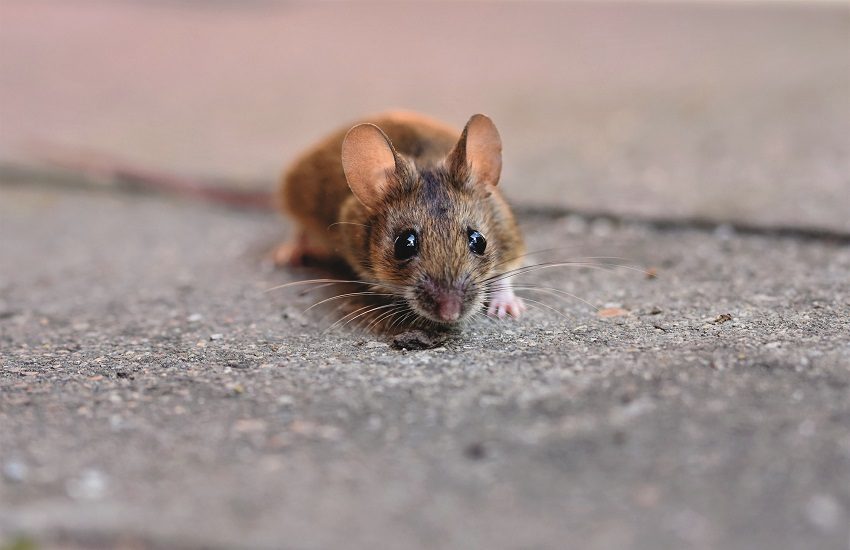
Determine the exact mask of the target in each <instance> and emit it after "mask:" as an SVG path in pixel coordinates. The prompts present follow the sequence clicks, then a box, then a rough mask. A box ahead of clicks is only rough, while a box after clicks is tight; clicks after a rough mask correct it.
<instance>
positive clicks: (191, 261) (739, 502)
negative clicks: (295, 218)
mask: <svg viewBox="0 0 850 550" xmlns="http://www.w3.org/2000/svg"><path fill="white" fill-rule="evenodd" d="M203 6H204V7H201V4H196V3H179V2H157V3H147V2H135V1H127V2H113V3H107V2H89V1H81V0H70V1H65V2H58V1H55V0H43V1H39V2H24V1H23V0H6V1H4V2H3V3H2V4H0V27H2V28H1V29H0V30H2V32H0V548H3V550H6V548H5V546H4V545H11V547H12V548H19V549H20V548H32V547H33V546H35V547H39V548H42V547H43V548H62V549H66V548H73V549H78V548H116V547H117V548H132V549H138V548H169V549H170V548H187V549H195V548H296V549H313V548H516V549H520V548H522V549H526V548H564V547H567V548H589V549H608V548H646V549H657V548H676V549H679V548H705V549H709V548H711V549H714V548H730V549H739V548H740V549H743V548H747V549H749V548H789V549H790V548H827V549H833V548H834V549H844V550H846V549H848V548H850V528H848V525H850V225H848V220H850V216H848V212H850V206H848V202H847V197H848V196H850V182H849V181H848V174H850V167H848V164H847V162H848V159H850V141H848V136H850V132H848V131H846V130H847V128H848V126H850V104H848V100H847V98H848V97H850V93H848V92H850V75H849V74H848V59H847V55H846V52H847V49H848V40H850V32H848V29H849V28H850V27H849V25H850V15H848V12H850V10H848V9H847V7H846V6H845V5H831V6H827V5H818V4H811V3H808V4H804V5H795V4H770V3H768V4H743V5H742V4H737V3H728V4H722V5H710V6H709V5H703V4H696V5H692V4H689V5H687V6H682V5H678V6H677V5H666V4H661V3H653V4H641V5H628V6H626V5H611V4H556V3H552V4H548V3H547V4H532V5H530V6H529V5H527V4H523V5H522V6H520V5H519V4H517V5H514V4H495V5H490V4H477V3H476V4H443V3H435V4H427V5H424V6H423V5H415V6H399V5H395V4H389V3H387V4H380V5H379V4H368V5H362V4H357V5H348V4H346V5H325V4H322V5H317V6H313V5H311V4H304V3H283V2H251V3H231V2H216V3H205V4H203ZM448 7H450V9H447V8H448ZM447 13H448V14H450V15H451V17H447ZM387 44H391V45H393V47H387ZM399 105H400V106H407V107H412V108H418V109H422V110H425V111H428V112H431V113H434V114H436V115H439V116H443V117H445V118H448V119H450V120H455V121H457V122H458V123H460V122H462V121H463V119H464V117H466V116H468V114H469V113H471V112H474V111H479V110H480V111H486V112H489V113H490V114H491V115H493V116H494V118H495V119H496V120H497V121H498V122H499V123H500V127H501V128H502V133H503V136H504V141H505V144H506V165H505V166H506V173H505V177H504V179H503V182H504V186H505V188H506V191H507V194H508V195H509V196H511V197H513V198H514V199H515V202H517V204H518V212H519V214H520V221H521V224H522V226H523V228H524V230H525V232H526V234H527V238H528V242H529V248H530V249H531V250H547V249H553V250H549V251H548V252H546V253H542V254H540V255H539V256H537V257H536V258H537V259H539V260H540V261H544V260H564V259H570V258H582V257H587V256H614V257H618V258H622V259H621V260H616V261H614V262H615V263H623V264H628V266H631V267H633V268H634V269H631V268H629V267H620V268H615V269H598V268H578V267H574V268H562V269H553V270H546V271H537V272H534V273H530V274H528V275H527V276H525V277H524V278H523V279H522V281H524V282H525V285H524V286H529V287H536V288H530V289H526V290H523V291H522V292H523V294H524V295H525V296H526V297H527V298H528V299H529V300H530V301H529V304H530V305H531V306H532V307H531V310H530V311H529V313H528V315H527V316H526V317H525V318H523V319H522V320H520V321H518V322H507V323H494V322H486V321H480V322H477V323H472V324H470V325H469V326H467V327H466V328H465V329H464V331H463V332H462V333H461V334H459V335H455V336H454V337H452V338H451V339H450V340H448V341H447V342H446V343H445V344H444V345H443V346H441V347H439V348H437V349H432V350H426V351H402V350H396V349H393V348H392V347H390V346H389V345H388V339H387V338H385V337H383V336H381V335H376V334H373V333H370V332H368V331H365V330H362V329H363V328H364V327H362V326H361V327H359V328H358V327H357V326H352V325H356V324H357V323H352V324H350V325H348V326H345V327H342V328H339V327H333V326H332V325H333V323H334V321H335V319H337V318H338V315H339V314H338V312H335V311H334V309H333V308H326V309H321V308H317V309H314V310H311V311H305V310H307V309H308V308H309V307H310V306H311V305H312V304H314V303H316V302H317V301H319V300H321V299H322V298H324V297H325V296H327V294H322V293H321V291H320V292H316V293H310V294H305V293H302V292H298V291H296V290H295V289H288V290H277V291H271V292H266V290H267V289H269V288H271V287H274V286H276V285H280V284H283V283H286V282H289V281H296V280H301V279H304V278H308V277H313V276H316V275H317V274H316V273H313V272H306V271H283V270H275V269H273V268H272V267H271V266H270V265H269V262H268V261H267V260H266V253H267V252H268V251H269V250H270V249H271V247H272V246H273V245H274V244H276V243H277V242H278V241H279V240H280V239H282V238H284V237H285V236H286V235H287V234H288V231H289V228H288V227H287V225H286V224H285V223H283V222H281V220H279V219H277V218H276V217H275V216H272V215H270V214H263V213H245V212H239V211H235V210H227V209H223V208H217V207H212V206H205V205H202V204H197V203H190V202H180V201H176V200H171V199H168V198H166V197H157V196H146V195H134V194H126V193H119V192H107V191H100V192H97V191H92V190H85V189H80V188H75V187H73V186H67V187H65V188H62V187H61V186H55V185H54V186H47V185H39V184H40V183H46V182H44V181H41V180H38V179H37V178H32V177H31V178H30V179H28V180H27V181H22V180H17V179H15V178H16V176H15V174H21V172H20V170H11V169H9V168H10V167H11V166H13V165H14V166H16V167H20V166H21V165H28V166H33V164H32V163H33V159H34V158H36V157H37V156H38V154H39V153H43V152H44V151H45V150H46V149H47V148H49V147H48V146H52V145H56V144H60V145H65V146H69V147H70V148H71V149H72V150H77V148H92V149H95V150H101V151H106V152H109V153H112V154H116V155H118V156H119V157H121V158H126V159H128V160H130V161H134V162H138V163H141V164H143V165H145V166H150V167H153V168H157V169H165V170H174V171H176V172H178V173H183V174H198V175H206V176H216V177H229V178H234V179H235V180H238V181H241V180H245V181H248V180H251V181H253V180H259V181H261V182H264V181H271V180H272V179H273V178H274V177H275V174H276V173H277V172H278V171H279V169H280V166H281V165H282V164H283V162H284V161H285V160H286V159H287V158H289V157H291V155H292V154H293V153H294V152H295V151H296V150H297V149H298V148H300V147H302V146H303V145H305V143H307V142H308V141H309V140H310V139H312V138H314V137H316V136H318V135H320V134H321V133H322V132H323V131H324V129H325V128H326V127H328V126H332V125H335V124H337V123H339V122H340V121H343V120H345V119H347V118H352V117H355V116H358V115H359V114H361V113H363V112H369V111H374V110H379V109H383V108H385V107H387V106H399ZM34 144H35V145H34ZM30 175H31V176H32V174H30ZM541 205H542V206H545V207H546V208H545V209H541V208H539V206H541ZM570 210H592V211H601V212H607V213H608V214H610V216H607V217H598V218H596V217H581V216H576V215H570V214H569V211H570ZM641 216H644V217H647V218H649V219H650V220H652V219H654V220H659V219H663V220H668V221H669V220H670V219H673V220H674V221H675V220H679V221H675V223H672V224H669V223H653V222H651V221H648V222H646V223H643V222H638V221H634V220H635V218H637V217H641ZM701 219H706V220H709V221H714V222H731V223H732V224H737V225H739V226H751V227H752V230H751V231H750V232H749V233H743V232H736V231H735V230H732V229H731V228H730V226H729V225H726V224H721V225H718V226H716V227H715V226H713V225H711V224H710V223H709V224H707V225H706V224H702V223H697V221H698V220H701ZM630 220H631V221H630ZM771 226H779V227H783V228H785V231H784V232H783V233H781V234H777V233H775V232H771V231H767V230H762V229H760V228H766V227H771ZM811 228H815V229H824V230H826V231H825V232H824V233H822V234H818V233H816V232H811V231H808V229H811ZM643 271H650V272H652V273H654V274H656V276H655V277H647V276H646V274H645V273H643ZM543 287H546V288H548V289H555V290H545V289H544V288H543ZM563 293H569V294H573V295H575V296H577V297H579V298H581V300H579V299H570V298H567V297H566V295H565V294H563ZM531 300H534V302H532V301H531ZM582 300H584V301H587V302H590V303H591V304H595V305H597V306H598V307H599V308H600V309H599V310H597V309H594V307H591V306H588V305H587V304H585V303H584V302H583V301H582Z"/></svg>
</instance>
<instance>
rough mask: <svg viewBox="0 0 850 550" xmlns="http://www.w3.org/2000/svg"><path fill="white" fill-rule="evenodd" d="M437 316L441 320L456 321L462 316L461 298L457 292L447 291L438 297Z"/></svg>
mask: <svg viewBox="0 0 850 550" xmlns="http://www.w3.org/2000/svg"><path fill="white" fill-rule="evenodd" d="M436 302H437V316H438V317H439V318H440V320H441V321H444V322H446V323H454V322H455V321H457V320H458V318H460V309H461V305H462V303H461V299H460V296H458V295H457V294H455V293H445V294H443V295H441V296H437V297H436Z"/></svg>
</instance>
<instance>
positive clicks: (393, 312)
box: [366, 304, 404, 332]
mask: <svg viewBox="0 0 850 550" xmlns="http://www.w3.org/2000/svg"><path fill="white" fill-rule="evenodd" d="M401 311H404V307H403V306H402V305H400V304H396V306H395V307H393V308H391V309H389V310H387V311H385V312H383V313H380V314H379V315H378V316H377V317H375V318H374V319H373V320H372V321H371V322H369V324H368V325H366V332H371V331H372V328H374V327H375V326H378V324H379V323H380V322H381V321H383V320H385V319H388V318H392V317H393V316H395V315H396V314H397V313H399V312H401Z"/></svg>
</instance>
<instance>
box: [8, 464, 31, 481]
mask: <svg viewBox="0 0 850 550" xmlns="http://www.w3.org/2000/svg"><path fill="white" fill-rule="evenodd" d="M28 473H29V471H28V468H27V465H26V464H24V463H23V462H21V461H19V460H10V461H8V462H6V463H5V464H3V477H4V478H5V479H6V480H8V481H11V482H13V483H21V482H23V481H25V480H26V478H27V474H28Z"/></svg>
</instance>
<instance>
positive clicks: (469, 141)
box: [448, 114, 502, 186]
mask: <svg viewBox="0 0 850 550" xmlns="http://www.w3.org/2000/svg"><path fill="white" fill-rule="evenodd" d="M448 166H449V169H450V170H451V171H452V173H454V174H460V173H463V172H464V171H465V170H466V171H469V174H470V175H471V176H472V179H473V182H474V183H476V184H480V183H484V184H487V185H493V186H496V185H498V184H499V177H500V176H501V174H502V138H501V137H500V136H499V131H498V130H497V129H496V125H495V124H493V121H492V120H490V117H488V116H486V115H481V114H479V115H472V118H470V119H469V122H467V123H466V127H465V128H464V129H463V134H461V136H460V140H458V142H457V145H455V147H454V149H453V150H452V152H451V153H449V156H448Z"/></svg>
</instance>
